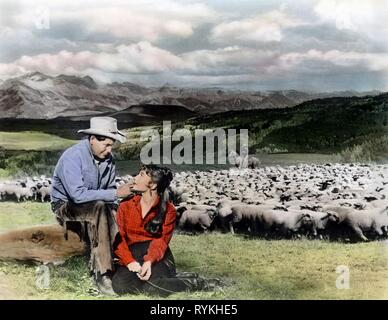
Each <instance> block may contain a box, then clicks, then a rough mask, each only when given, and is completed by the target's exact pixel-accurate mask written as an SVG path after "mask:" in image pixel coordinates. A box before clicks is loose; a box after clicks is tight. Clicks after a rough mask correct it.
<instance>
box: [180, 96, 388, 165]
mask: <svg viewBox="0 0 388 320" xmlns="http://www.w3.org/2000/svg"><path fill="white" fill-rule="evenodd" d="M188 123H189V124H191V125H194V126H201V128H214V127H224V128H236V129H241V128H245V129H248V130H249V139H250V149H251V150H252V151H256V150H265V149H266V150H269V151H270V152H271V151H273V150H275V149H276V150H278V151H279V150H280V151H281V150H284V151H285V152H327V153H333V152H340V151H343V150H344V149H345V148H351V147H354V146H357V145H362V144H364V145H365V143H370V144H371V145H373V144H374V143H375V142H376V141H380V142H381V143H383V142H382V141H387V137H388V94H387V93H384V94H380V95H377V96H365V97H349V98H326V99H317V100H313V101H308V102H304V103H302V104H300V105H298V106H296V107H293V108H283V109H270V110H269V109H268V110H251V111H230V112H226V113H223V114H222V115H207V116H201V117H198V118H195V119H192V120H190V121H189V122H188ZM384 143H385V142H384ZM376 152H377V153H379V152H380V153H381V156H385V158H386V159H388V153H387V152H388V146H387V145H385V146H384V145H383V146H381V148H380V151H379V150H376ZM383 153H385V155H383Z"/></svg>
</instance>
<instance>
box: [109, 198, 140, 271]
mask: <svg viewBox="0 0 388 320" xmlns="http://www.w3.org/2000/svg"><path fill="white" fill-rule="evenodd" d="M128 210H129V207H128V202H122V203H121V204H120V205H119V208H118V211H117V225H118V227H119V232H120V242H119V243H118V245H117V247H116V248H115V250H114V252H115V254H116V256H117V257H118V258H119V259H120V264H121V265H123V266H127V265H128V264H130V263H131V262H135V261H136V260H135V258H134V257H133V256H132V253H131V250H129V248H128V244H127V241H126V240H125V234H126V231H125V215H126V213H127V211H128Z"/></svg>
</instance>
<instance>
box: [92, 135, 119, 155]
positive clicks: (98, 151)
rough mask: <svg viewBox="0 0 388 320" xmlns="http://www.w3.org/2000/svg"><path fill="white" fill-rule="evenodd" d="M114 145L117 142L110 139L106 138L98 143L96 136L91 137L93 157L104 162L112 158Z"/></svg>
mask: <svg viewBox="0 0 388 320" xmlns="http://www.w3.org/2000/svg"><path fill="white" fill-rule="evenodd" d="M114 143H115V141H114V140H113V139H110V138H105V139H104V140H102V141H98V139H97V138H96V137H95V136H93V135H92V136H91V137H90V146H91V149H92V153H93V155H95V156H96V157H97V158H99V159H102V160H103V159H106V158H108V157H109V156H110V154H111V153H112V147H113V145H114Z"/></svg>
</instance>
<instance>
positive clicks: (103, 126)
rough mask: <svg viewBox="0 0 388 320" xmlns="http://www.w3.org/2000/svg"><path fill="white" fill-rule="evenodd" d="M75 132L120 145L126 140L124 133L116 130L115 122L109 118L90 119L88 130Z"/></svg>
mask: <svg viewBox="0 0 388 320" xmlns="http://www.w3.org/2000/svg"><path fill="white" fill-rule="evenodd" d="M77 132H78V133H85V134H93V135H97V136H103V137H108V138H111V139H113V140H117V141H119V142H121V143H123V142H125V141H126V140H127V139H126V138H125V135H124V133H122V132H121V131H119V130H118V129H117V120H116V119H115V118H111V117H92V118H90V128H89V129H82V130H78V131H77Z"/></svg>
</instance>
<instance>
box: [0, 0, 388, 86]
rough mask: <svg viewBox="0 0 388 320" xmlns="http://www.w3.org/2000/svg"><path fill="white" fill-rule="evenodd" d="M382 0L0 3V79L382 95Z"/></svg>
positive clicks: (386, 44) (387, 17)
mask: <svg viewBox="0 0 388 320" xmlns="http://www.w3.org/2000/svg"><path fill="white" fill-rule="evenodd" d="M387 40H388V0H297V1H296V0H293V1H291V0H290V1H289V0H286V1H275V0H268V1H260V0H256V1H253V0H251V1H248V0H210V1H200V0H127V1H123V0H93V1H91V0H83V1H82V0H81V1H68V0H57V1H56V0H34V1H30V0H24V1H18V0H12V1H9V0H0V79H3V80H4V79H7V78H10V77H15V76H19V75H22V74H25V73H29V72H34V71H40V72H43V73H45V74H48V75H58V74H71V75H79V76H85V75H89V76H91V77H93V78H94V79H95V80H96V81H97V82H99V83H109V82H114V81H118V82H123V81H128V82H134V83H138V84H141V85H145V86H159V85H163V84H165V83H169V84H171V85H176V86H181V87H223V88H233V89H242V90H259V91H261V90H291V89H294V90H302V91H317V92H323V91H339V90H357V91H367V90H383V91H388V41H387Z"/></svg>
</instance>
